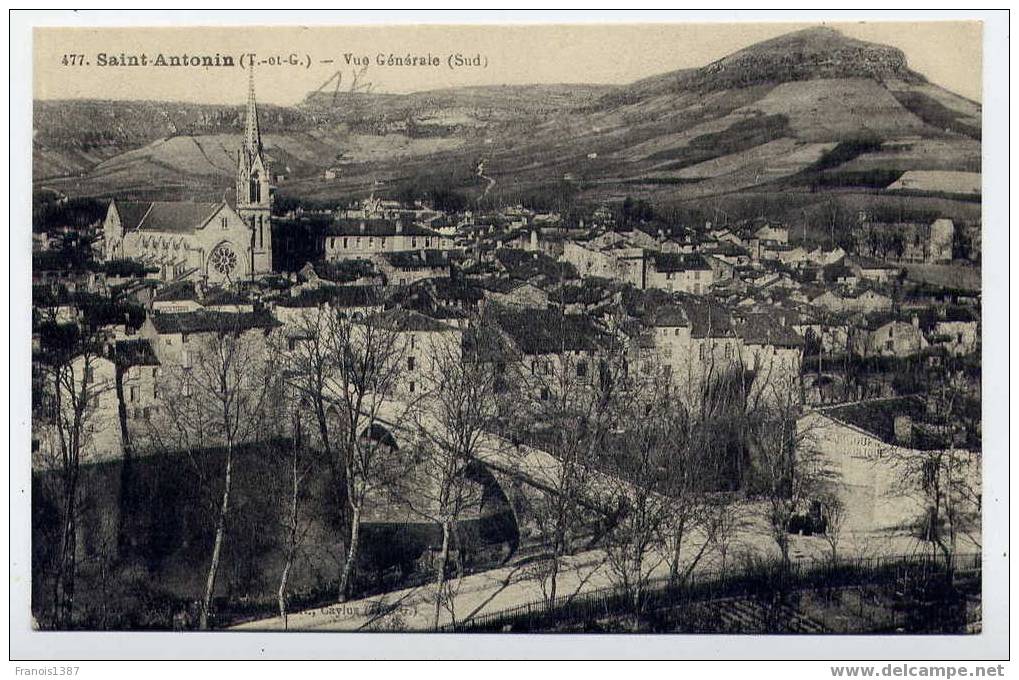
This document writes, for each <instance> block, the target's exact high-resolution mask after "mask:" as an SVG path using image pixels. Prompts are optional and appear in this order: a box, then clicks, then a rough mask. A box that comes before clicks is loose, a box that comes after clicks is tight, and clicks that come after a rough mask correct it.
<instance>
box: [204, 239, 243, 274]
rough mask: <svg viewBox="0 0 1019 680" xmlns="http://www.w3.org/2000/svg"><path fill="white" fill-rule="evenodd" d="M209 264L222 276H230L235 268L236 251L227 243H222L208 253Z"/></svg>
mask: <svg viewBox="0 0 1019 680" xmlns="http://www.w3.org/2000/svg"><path fill="white" fill-rule="evenodd" d="M209 266H210V267H212V268H213V269H214V270H216V271H217V272H219V273H220V274H222V275H223V276H230V275H231V274H232V273H233V272H234V270H235V269H237V253H235V252H234V250H233V248H231V247H230V246H229V244H226V243H222V244H220V245H218V246H216V247H215V249H213V251H212V254H211V255H209Z"/></svg>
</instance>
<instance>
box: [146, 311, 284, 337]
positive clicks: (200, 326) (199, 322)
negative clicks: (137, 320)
mask: <svg viewBox="0 0 1019 680" xmlns="http://www.w3.org/2000/svg"><path fill="white" fill-rule="evenodd" d="M149 318H150V319H151V320H152V325H153V326H154V327H155V329H156V331H157V332H158V333H160V334H168V333H214V332H217V331H241V330H250V329H253V328H265V329H269V328H274V327H276V326H279V325H280V323H279V322H278V321H277V320H276V319H275V318H273V316H272V314H270V313H269V312H268V311H265V310H259V311H256V312H240V313H234V312H210V311H207V310H200V311H195V312H181V313H175V314H167V313H160V312H156V313H155V314H153V315H152V316H150V317H149Z"/></svg>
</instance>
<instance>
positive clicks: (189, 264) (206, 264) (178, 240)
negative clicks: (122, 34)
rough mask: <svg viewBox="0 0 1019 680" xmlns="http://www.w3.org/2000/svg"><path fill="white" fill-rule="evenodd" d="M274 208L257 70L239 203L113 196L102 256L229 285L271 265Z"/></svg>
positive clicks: (170, 276)
mask: <svg viewBox="0 0 1019 680" xmlns="http://www.w3.org/2000/svg"><path fill="white" fill-rule="evenodd" d="M271 209H272V193H271V187H270V184H269V165H268V163H267V161H266V159H265V155H264V154H263V150H262V136H261V132H260V131H259V127H258V110H257V108H256V106H255V81H254V73H250V75H249V82H248V108H247V113H246V117H245V123H244V139H243V140H242V142H241V148H240V150H239V151H238V152H237V186H236V194H235V203H234V204H233V205H231V204H230V203H229V202H228V201H219V202H213V203H199V202H191V201H154V202H136V201H122V200H119V199H114V200H113V201H111V202H110V207H109V209H108V210H107V213H106V218H105V221H104V222H103V244H102V253H103V257H104V258H105V259H107V260H118V259H129V260H134V261H137V262H141V263H144V264H147V265H150V266H153V267H156V268H158V270H159V274H158V275H159V278H161V279H162V280H164V281H174V280H182V279H190V280H197V281H203V282H205V283H210V284H224V283H227V284H228V283H233V282H237V281H240V280H245V279H251V278H253V277H255V276H258V275H261V274H267V273H270V272H271V271H272V229H271V227H270V212H271Z"/></svg>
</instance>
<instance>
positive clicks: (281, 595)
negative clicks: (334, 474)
mask: <svg viewBox="0 0 1019 680" xmlns="http://www.w3.org/2000/svg"><path fill="white" fill-rule="evenodd" d="M295 429H296V434H295V436H294V457H293V468H292V470H291V472H292V474H293V477H292V480H291V482H292V485H291V493H290V526H289V527H288V529H289V535H288V537H287V557H286V562H284V563H283V574H282V575H281V576H280V587H279V592H278V593H277V594H276V601H277V603H278V604H279V609H280V618H281V619H282V620H283V630H286V629H287V582H288V581H289V580H290V570H291V568H292V567H293V564H294V553H295V552H296V551H297V497H298V491H300V478H299V476H298V472H297V457H298V451H299V450H300V446H301V444H300V438H301V429H300V423H299V422H298V424H297V427H296V428H295Z"/></svg>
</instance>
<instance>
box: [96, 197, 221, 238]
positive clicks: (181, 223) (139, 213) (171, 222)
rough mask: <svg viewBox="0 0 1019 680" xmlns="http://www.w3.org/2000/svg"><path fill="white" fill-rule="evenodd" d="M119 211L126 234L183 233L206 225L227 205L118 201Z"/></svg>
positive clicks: (188, 202) (187, 202)
mask: <svg viewBox="0 0 1019 680" xmlns="http://www.w3.org/2000/svg"><path fill="white" fill-rule="evenodd" d="M116 205H117V212H118V213H119V214H120V216H121V223H122V224H123V225H124V230H125V231H133V230H138V231H159V232H170V233H177V234H183V233H188V232H191V231H194V230H196V229H198V228H199V227H201V226H203V225H204V224H205V223H206V222H208V221H209V219H210V218H211V217H212V216H213V214H215V213H216V211H217V210H219V209H220V208H221V207H223V203H192V202H190V201H156V202H154V203H130V202H126V201H125V202H121V201H117V203H116Z"/></svg>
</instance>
